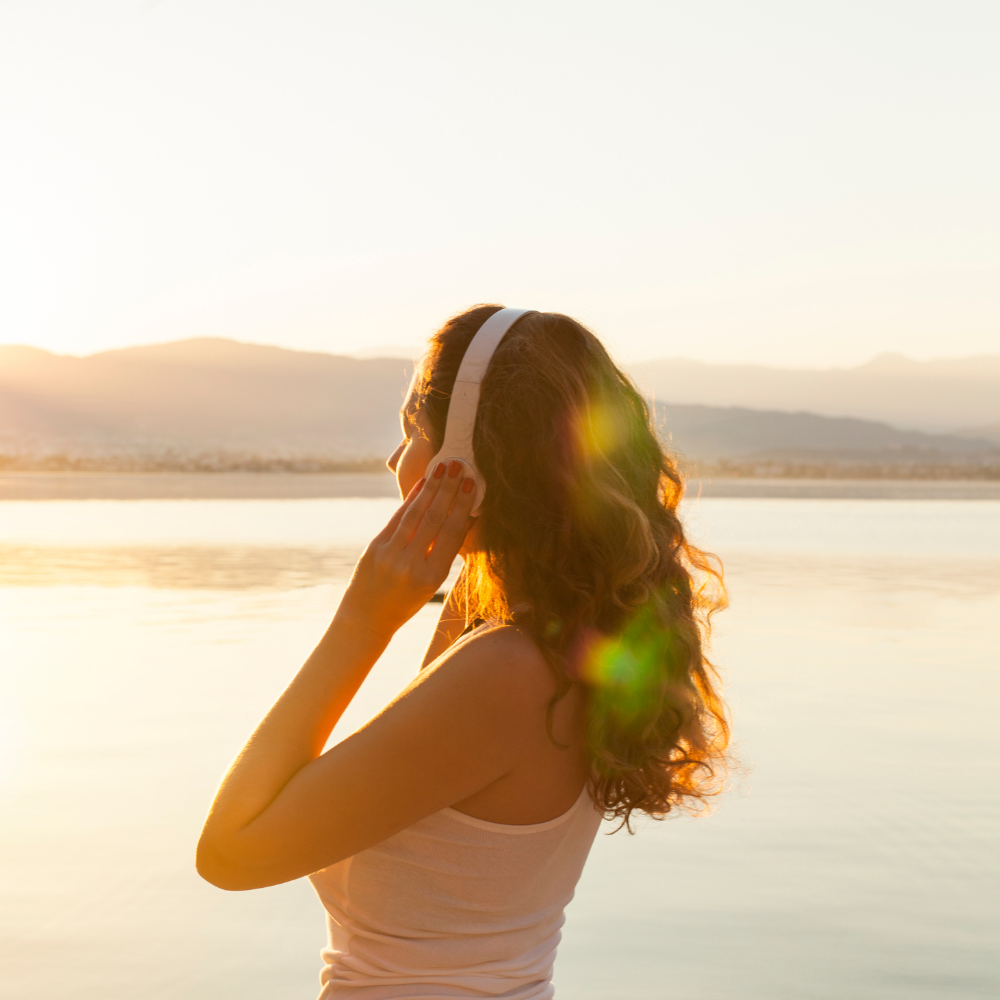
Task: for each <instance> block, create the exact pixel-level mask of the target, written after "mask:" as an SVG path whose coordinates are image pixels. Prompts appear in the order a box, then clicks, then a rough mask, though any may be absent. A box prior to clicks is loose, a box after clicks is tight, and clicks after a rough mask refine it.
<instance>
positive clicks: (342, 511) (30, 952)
mask: <svg viewBox="0 0 1000 1000" xmlns="http://www.w3.org/2000/svg"><path fill="white" fill-rule="evenodd" d="M393 505H394V504H393V502H392V501H391V500H370V501H357V500H307V501H236V502H226V501H204V502H197V503H192V502H185V501H174V502H171V501H137V502H127V503H117V504H116V503H113V502H101V501H96V502H89V503H86V502H81V503H68V502H55V503H38V504H19V503H11V504H0V665H2V669H0V761H2V767H0V815H2V817H3V819H2V823H0V979H2V982H3V990H2V991H0V992H2V995H3V996H4V998H5V1000H7V998H11V1000H14V998H16V1000H28V998H30V1000H48V998H56V997H59V998H60V1000H61V998H62V997H64V996H71V997H75V998H80V1000H91V998H93V1000H97V998H101V1000H105V998H107V997H119V996H122V997H125V996H142V997H145V998H164V1000H165V998H168V997H169V998H177V997H183V998H185V1000H210V998H211V1000H218V998H219V997H228V996H239V997H241V998H244V1000H265V998H267V1000H271V998H274V997H302V998H306V1000H308V998H311V997H313V996H315V994H316V993H317V992H318V987H317V973H318V968H319V962H318V957H317V953H318V949H319V947H320V944H321V942H322V937H323V924H322V919H321V915H320V910H319V907H318V904H317V903H316V901H315V899H314V897H313V895H312V893H311V891H310V890H309V888H308V887H307V886H306V885H304V884H302V883H295V884H292V885H289V886H280V887H276V888H274V889H270V890H265V891H262V892H254V893H238V894H225V893H221V892H219V891H218V890H215V889H212V888H211V887H209V886H207V885H205V884H203V883H201V882H200V881H199V880H198V878H197V876H196V875H195V874H194V872H193V870H192V863H191V855H192V852H193V845H194V840H195V838H196V836H197V830H198V827H199V825H200V822H201V819H202V815H203V812H204V809H205V807H206V805H207V802H208V801H209V798H210V796H211V793H212V791H213V789H214V786H215V784H216V783H217V781H218V778H219V776H220V775H221V773H222V771H223V770H224V768H225V767H226V765H227V764H228V762H229V760H230V759H231V757H232V755H233V754H234V753H235V751H236V750H237V749H238V747H239V745H240V744H241V742H242V740H243V739H244V738H245V736H246V735H247V733H248V732H249V731H250V729H251V728H252V726H253V725H254V724H255V723H256V721H257V720H258V719H259V717H260V716H261V715H262V714H263V712H264V711H265V710H266V709H267V707H268V705H269V704H270V702H271V701H272V700H273V698H274V697H275V695H276V694H277V693H278V691H280V690H281V688H282V687H283V685H284V684H285V683H286V682H287V680H288V678H289V676H290V674H291V672H292V671H294V669H295V668H296V667H297V665H298V664H299V662H301V660H302V659H303V658H304V657H305V656H306V655H307V654H308V652H309V650H310V649H311V647H312V645H313V644H314V643H315V641H316V639H317V638H318V636H319V635H320V633H321V631H322V629H323V626H324V624H325V622H326V620H327V619H328V617H329V614H330V612H331V610H332V608H333V607H335V605H336V602H337V600H338V598H339V595H340V593H341V592H342V588H343V586H344V584H345V582H346V579H347V577H348V575H349V573H350V569H351V567H352V565H353V561H354V558H355V556H356V554H357V553H358V552H359V551H360V549H361V547H362V546H363V545H364V543H365V541H366V540H367V539H368V537H370V536H371V534H373V533H374V532H375V531H376V530H377V529H378V528H379V527H380V526H381V524H382V523H384V520H385V518H386V517H387V516H388V512H390V511H391V510H392V508H393ZM689 519H690V521H691V524H692V528H693V530H694V532H695V533H696V535H697V537H699V538H700V539H701V540H703V541H704V542H705V543H706V544H707V545H708V546H709V547H711V548H714V549H716V550H717V551H718V552H719V553H720V555H721V556H722V557H723V559H724V560H725V562H726V567H727V579H728V582H729V585H730V589H731V596H732V607H731V608H730V610H728V611H727V612H725V614H723V615H721V616H720V617H719V618H718V626H719V627H718V632H717V641H716V649H715V659H716V660H717V661H718V662H720V663H721V664H722V667H723V669H724V672H725V674H726V676H727V679H728V681H729V685H730V692H731V699H732V703H733V709H734V713H735V718H736V725H737V737H738V742H739V747H738V749H739V752H740V754H741V756H742V757H743V759H744V760H745V762H746V763H747V765H748V767H749V773H748V775H747V776H746V777H744V778H743V779H742V780H741V781H740V782H739V783H738V784H739V787H738V788H737V789H736V790H734V791H733V792H731V793H730V794H729V795H728V796H727V797H726V798H725V799H724V800H723V801H721V802H720V803H719V806H718V808H717V811H716V812H715V814H714V815H713V816H711V817H709V818H708V819H704V820H696V821H690V820H684V819H681V820H677V821H672V822H668V823H665V824H655V823H646V824H644V826H643V828H642V829H641V831H640V833H639V834H638V835H637V836H636V837H634V838H628V837H626V836H623V835H618V836H615V837H611V838H598V842H597V844H596V846H595V849H594V854H593V857H592V859H591V863H590V864H589V865H588V868H587V870H586V872H585V874H584V878H583V881H582V882H581V886H580V889H579V891H578V895H577V899H576V901H575V902H574V903H573V904H572V906H571V908H570V911H569V915H568V924H567V928H566V934H565V938H564V942H563V945H562V947H561V949H560V959H559V963H558V965H557V983H558V986H559V990H560V995H562V996H563V997H571V998H575V1000H598V998H600V1000H607V998H616V1000H617V998H637V1000H638V998H642V1000H663V998H670V997H677V998H683V1000H709V998H712V1000H719V998H722V1000H757V998H759V1000H765V998H766V1000H774V998H788V1000H798V998H802V997H809V998H813V997H816V998H830V1000H834V998H836V1000H847V998H854V997H864V998H866V1000H868V998H899V1000H910V998H932V997H933V998H938V997H948V998H971V997H992V996H996V995H998V994H1000V964H998V958H997V951H996V949H995V929H996V926H997V921H998V917H1000V912H998V911H1000V906H998V901H1000V860H998V852H997V851H996V843H997V838H998V836H1000V794H998V789H1000V780H998V779H1000V732H998V727H997V726H996V722H995V715H996V705H997V702H998V697H997V696H998V694H1000V669H998V668H1000V504H998V503H987V502H980V501H976V502H969V503H965V504H963V503H960V502H945V501H942V502H925V503H919V502H908V501H899V502H896V503H893V502H884V501H855V502H851V501H819V500H805V501H788V500H705V501H701V502H700V503H698V504H697V505H695V506H694V507H692V508H689ZM436 611H437V609H436V608H434V607H429V608H426V609H424V610H423V611H422V612H421V613H420V614H419V615H417V617H416V618H415V619H414V620H413V621H411V622H410V623H408V625H407V626H406V627H405V628H404V629H403V630H402V631H401V632H400V634H399V635H398V636H397V637H396V639H395V640H394V642H393V644H392V646H391V647H390V649H389V650H388V651H387V654H386V655H385V656H384V657H383V659H382V661H381V662H380V663H379V664H378V666H377V667H376V669H375V671H373V673H372V675H371V677H370V678H369V679H368V681H367V682H366V684H365V685H364V687H363V688H362V691H361V692H360V694H359V696H358V699H357V700H356V702H355V704H354V705H352V706H351V709H350V711H349V713H348V715H347V717H345V719H344V720H343V723H342V725H341V726H340V727H338V731H339V732H340V733H344V732H347V731H349V730H350V729H351V728H352V727H353V726H356V725H357V724H359V723H360V722H362V721H364V719H365V718H367V717H369V716H370V714H371V713H372V712H374V711H376V710H377V709H378V707H380V705H381V704H383V703H384V702H385V701H386V700H387V699H388V697H389V696H390V695H391V694H392V693H393V692H395V691H396V690H398V689H399V687H401V686H402V685H403V684H404V683H405V682H406V680H407V679H408V677H409V676H410V675H411V674H412V672H413V670H414V669H415V665H416V663H417V662H418V661H419V657H420V655H421V653H422V649H423V646H424V644H425V642H426V641H427V638H428V636H429V633H430V630H431V627H432V623H433V620H434V617H435V614H436Z"/></svg>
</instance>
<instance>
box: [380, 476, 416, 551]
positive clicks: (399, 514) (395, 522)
mask: <svg viewBox="0 0 1000 1000" xmlns="http://www.w3.org/2000/svg"><path fill="white" fill-rule="evenodd" d="M425 482H426V480H425V479H420V480H419V481H417V482H416V483H414V484H413V487H412V488H411V490H410V492H409V493H407V494H406V496H405V497H404V498H403V502H402V503H401V504H400V505H399V506H398V507H397V508H396V511H395V513H394V514H393V515H392V517H390V518H389V521H388V523H387V524H386V526H385V527H384V528H383V529H382V530H381V531H380V532H379V533H378V534H377V535H376V536H375V541H376V542H385V541H388V540H389V539H390V538H392V536H393V533H394V532H395V530H396V529H397V528H398V527H399V523H400V521H402V520H403V515H404V514H405V513H406V512H407V510H409V508H410V507H411V506H412V505H413V501H414V500H416V498H417V497H418V496H419V495H420V491H421V490H422V489H423V486H424V483H425Z"/></svg>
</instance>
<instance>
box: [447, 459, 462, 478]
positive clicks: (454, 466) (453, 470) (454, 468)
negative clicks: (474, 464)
mask: <svg viewBox="0 0 1000 1000" xmlns="http://www.w3.org/2000/svg"><path fill="white" fill-rule="evenodd" d="M461 471H462V463H461V462H452V463H451V464H450V465H449V466H448V476H449V478H450V479H454V478H455V476H457V475H458V474H459V473H460V472H461Z"/></svg>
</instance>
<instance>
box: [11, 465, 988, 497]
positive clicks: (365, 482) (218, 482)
mask: <svg viewBox="0 0 1000 1000" xmlns="http://www.w3.org/2000/svg"><path fill="white" fill-rule="evenodd" d="M398 495H399V494H398V491H397V489H396V480H395V477H394V476H392V475H391V474H390V473H389V472H333V473H296V472H209V473H174V472H154V473H142V472H122V473H114V472H97V473H91V472H6V473H0V501H3V500H306V499H326V498H336V497H340V498H343V497H388V498H393V497H398ZM687 495H688V496H689V497H697V496H701V497H706V498H715V497H746V498H751V497H752V498H785V499H858V500H1000V481H997V480H951V479H777V478H775V479H764V478H738V477H732V478H728V477H727V478H721V477H720V478H715V479H710V478H706V479H702V480H698V479H696V478H693V477H692V478H691V479H690V480H688V492H687Z"/></svg>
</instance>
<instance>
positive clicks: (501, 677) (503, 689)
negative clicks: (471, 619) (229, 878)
mask: <svg viewBox="0 0 1000 1000" xmlns="http://www.w3.org/2000/svg"><path fill="white" fill-rule="evenodd" d="M428 670H431V671H433V672H435V673H439V672H440V673H441V674H442V675H444V676H452V675H454V676H456V679H457V676H458V675H461V677H462V680H463V681H464V682H465V683H471V684H474V685H475V686H476V687H477V688H478V689H480V690H481V691H483V692H484V693H487V694H493V695H501V694H503V695H506V696H508V697H509V696H519V697H521V698H529V699H531V700H533V701H534V700H536V699H539V698H541V699H545V700H546V701H547V700H548V699H549V698H551V697H552V693H553V691H554V690H555V678H554V675H553V673H552V668H551V667H550V666H549V663H548V661H547V660H546V659H545V657H544V655H543V654H542V651H541V650H540V649H539V648H538V646H537V644H536V643H535V641H534V639H532V638H531V636H530V635H528V634H527V633H526V632H525V631H524V630H523V629H520V628H518V627H517V626H516V625H506V624H498V625H485V626H481V627H480V628H478V629H476V630H475V631H473V632H471V633H469V634H468V635H466V636H464V637H462V638H461V639H460V640H459V641H458V642H456V643H455V644H454V645H453V646H452V647H451V648H449V649H448V650H446V651H445V652H444V653H442V654H441V656H439V657H438V658H437V659H436V660H435V661H434V663H433V664H431V665H430V666H429V667H428ZM442 679H443V677H442Z"/></svg>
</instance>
